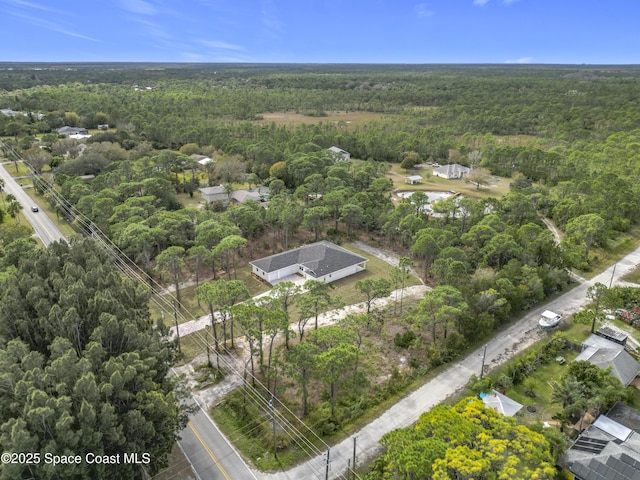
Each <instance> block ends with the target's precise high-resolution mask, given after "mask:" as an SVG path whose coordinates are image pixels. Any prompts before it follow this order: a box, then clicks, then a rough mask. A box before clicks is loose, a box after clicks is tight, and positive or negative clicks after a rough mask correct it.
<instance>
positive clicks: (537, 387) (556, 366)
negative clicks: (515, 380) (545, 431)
mask: <svg viewBox="0 0 640 480" xmlns="http://www.w3.org/2000/svg"><path fill="white" fill-rule="evenodd" d="M562 356H563V357H564V358H565V360H566V362H565V363H564V364H560V363H558V362H555V361H551V362H549V363H546V364H543V365H540V366H539V367H538V368H537V369H536V371H535V372H534V373H533V375H531V376H530V377H529V378H531V385H528V386H529V388H531V389H532V391H533V392H535V393H536V397H535V398H531V397H528V396H526V395H525V394H524V392H525V390H526V388H525V387H524V385H523V384H520V385H517V386H515V387H512V388H509V389H508V390H507V391H506V395H507V396H508V397H510V398H512V399H514V400H515V401H516V402H519V403H521V404H522V405H524V408H523V410H522V416H523V417H524V418H526V420H527V422H544V421H549V420H551V418H552V417H553V416H554V415H555V414H556V413H558V412H559V411H560V410H562V409H561V405H560V404H557V403H555V402H554V401H553V398H552V394H553V387H552V382H553V381H558V380H559V379H560V377H562V375H563V374H564V372H565V370H566V369H567V365H568V364H569V362H571V361H573V360H574V359H575V358H576V357H577V356H578V352H576V351H572V350H566V351H565V352H564V353H563V354H562ZM529 405H533V406H534V407H535V409H536V411H535V412H529V411H528V410H527V406H529Z"/></svg>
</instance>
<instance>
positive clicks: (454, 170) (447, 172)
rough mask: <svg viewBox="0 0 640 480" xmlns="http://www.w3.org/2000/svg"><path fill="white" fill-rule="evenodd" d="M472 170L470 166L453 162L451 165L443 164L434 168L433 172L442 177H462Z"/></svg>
mask: <svg viewBox="0 0 640 480" xmlns="http://www.w3.org/2000/svg"><path fill="white" fill-rule="evenodd" d="M470 171H471V169H470V168H468V167H463V166H462V165H458V164H457V163H451V164H449V165H442V166H441V167H438V168H434V169H433V174H434V175H435V176H436V177H440V178H447V179H451V178H462V177H464V176H465V175H466V174H467V173H469V172H470Z"/></svg>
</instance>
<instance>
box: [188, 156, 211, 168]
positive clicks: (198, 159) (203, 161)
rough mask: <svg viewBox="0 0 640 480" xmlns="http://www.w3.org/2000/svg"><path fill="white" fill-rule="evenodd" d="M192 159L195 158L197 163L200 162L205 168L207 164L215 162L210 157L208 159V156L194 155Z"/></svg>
mask: <svg viewBox="0 0 640 480" xmlns="http://www.w3.org/2000/svg"><path fill="white" fill-rule="evenodd" d="M191 158H193V159H194V160H195V161H196V162H198V163H199V164H200V165H202V166H203V167H204V166H205V165H206V164H208V163H211V162H213V160H212V159H211V158H210V157H207V156H206V155H198V154H197V153H194V154H193V155H191Z"/></svg>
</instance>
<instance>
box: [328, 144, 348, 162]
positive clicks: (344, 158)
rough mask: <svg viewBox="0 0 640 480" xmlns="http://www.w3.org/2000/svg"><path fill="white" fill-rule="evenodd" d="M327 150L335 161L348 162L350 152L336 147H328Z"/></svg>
mask: <svg viewBox="0 0 640 480" xmlns="http://www.w3.org/2000/svg"><path fill="white" fill-rule="evenodd" d="M328 150H329V151H330V152H331V155H332V156H333V157H334V158H335V160H336V162H350V161H351V154H350V153H349V152H346V151H344V150H342V149H341V148H338V147H329V148H328Z"/></svg>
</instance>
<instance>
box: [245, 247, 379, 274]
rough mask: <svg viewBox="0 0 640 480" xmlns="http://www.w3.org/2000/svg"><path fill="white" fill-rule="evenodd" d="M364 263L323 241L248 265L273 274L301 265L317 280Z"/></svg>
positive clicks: (358, 258)
mask: <svg viewBox="0 0 640 480" xmlns="http://www.w3.org/2000/svg"><path fill="white" fill-rule="evenodd" d="M366 261H367V259H366V258H364V257H361V256H360V255H356V254H355V253H352V252H350V251H348V250H345V249H344V248H342V247H339V246H337V245H335V244H333V243H331V242H327V241H324V240H323V241H321V242H316V243H312V244H310V245H303V246H302V247H298V248H294V249H293V250H289V251H287V252H283V253H278V254H276V255H271V256H270V257H265V258H261V259H259V260H254V261H253V262H250V263H251V264H252V265H254V266H256V267H258V268H259V269H260V270H263V271H265V272H275V271H276V270H280V269H282V268H286V267H289V266H291V265H302V266H304V267H305V268H306V271H307V273H309V274H311V275H312V276H314V277H316V278H318V277H322V276H324V275H328V274H330V273H333V272H336V271H338V270H342V269H343V268H346V267H350V266H352V265H357V264H359V263H362V262H366Z"/></svg>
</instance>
